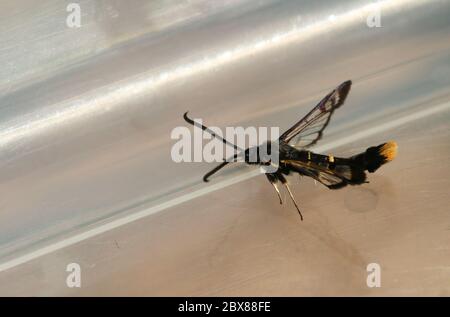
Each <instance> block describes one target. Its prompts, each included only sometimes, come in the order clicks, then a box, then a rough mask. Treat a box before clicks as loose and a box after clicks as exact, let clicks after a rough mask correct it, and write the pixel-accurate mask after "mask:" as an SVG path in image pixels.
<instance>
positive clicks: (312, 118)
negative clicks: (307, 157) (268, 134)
mask: <svg viewBox="0 0 450 317" xmlns="http://www.w3.org/2000/svg"><path fill="white" fill-rule="evenodd" d="M351 85H352V82H351V81H350V80H348V81H346V82H343V83H342V84H340V85H339V86H338V87H337V88H336V89H334V90H333V91H332V92H330V93H329V94H328V95H327V96H325V98H323V99H322V100H321V101H320V102H319V103H318V104H317V106H315V107H314V109H312V110H311V111H310V112H309V113H308V114H307V115H306V116H305V117H304V118H303V119H301V120H300V121H299V122H297V123H296V124H295V125H294V126H292V127H291V128H290V129H289V130H287V131H286V132H284V133H283V134H282V135H281V137H280V141H284V142H286V143H290V144H292V145H295V146H297V147H308V146H311V145H314V144H315V143H317V141H319V140H320V139H321V138H322V134H323V130H324V129H325V128H326V126H327V125H328V123H329V122H330V118H331V115H332V114H333V112H334V110H335V109H337V108H338V107H339V106H341V105H342V104H343V103H344V101H345V98H347V95H348V92H349V91H350V87H351Z"/></svg>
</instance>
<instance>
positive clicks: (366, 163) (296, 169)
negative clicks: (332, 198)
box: [183, 80, 397, 220]
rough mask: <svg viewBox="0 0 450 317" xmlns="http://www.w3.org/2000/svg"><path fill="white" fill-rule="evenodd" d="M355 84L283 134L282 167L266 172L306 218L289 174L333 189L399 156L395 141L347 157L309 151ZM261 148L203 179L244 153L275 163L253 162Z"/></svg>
mask: <svg viewBox="0 0 450 317" xmlns="http://www.w3.org/2000/svg"><path fill="white" fill-rule="evenodd" d="M351 85H352V82H351V81H350V80H348V81H345V82H343V83H342V84H340V85H339V86H338V87H337V88H335V89H334V90H333V91H331V92H330V93H329V94H328V95H326V96H325V97H324V98H323V99H322V100H321V101H320V102H319V103H318V104H317V105H316V106H315V107H314V108H313V109H312V110H311V111H310V112H309V113H308V114H307V115H306V116H304V117H303V118H302V119H301V120H300V121H298V122H297V123H296V124H294V125H293V126H292V127H291V128H290V129H288V130H287V131H286V132H284V133H283V134H282V135H281V136H280V138H279V139H278V146H277V150H278V151H279V153H278V154H279V166H278V169H277V170H276V171H275V172H269V173H266V174H265V175H266V177H267V179H268V181H269V182H270V184H271V185H272V186H273V187H274V189H275V191H276V193H277V195H278V198H279V201H280V204H283V199H282V198H281V194H280V189H279V184H281V185H283V186H284V187H285V188H286V190H287V192H288V193H289V196H290V198H291V200H292V202H293V203H294V206H295V208H296V209H297V211H298V214H299V215H300V219H301V220H303V215H302V213H301V211H300V208H299V206H298V204H297V202H296V200H295V198H294V195H293V193H292V191H291V189H290V187H289V185H288V183H287V180H286V176H288V175H290V174H292V173H298V174H300V175H303V176H308V177H311V178H313V179H315V180H316V181H317V182H319V183H321V184H323V185H325V186H326V187H328V188H329V189H339V188H342V187H345V186H347V185H361V184H364V183H367V180H366V179H367V175H366V172H369V173H373V172H375V171H376V170H377V169H378V168H379V167H380V166H381V165H383V164H385V163H387V162H389V161H392V160H393V159H394V158H395V156H396V155H397V144H396V143H395V142H394V141H389V142H386V143H382V144H380V145H377V146H372V147H369V148H368V149H366V151H364V152H362V153H359V154H356V155H353V156H351V157H347V158H344V157H335V156H333V155H323V154H317V153H314V152H312V151H310V150H309V148H310V147H311V146H313V145H315V144H316V143H317V142H318V141H319V140H320V139H321V138H322V135H323V131H324V130H325V128H326V127H327V125H328V123H329V122H330V119H331V116H332V115H333V113H334V111H335V110H336V109H337V108H339V107H340V106H342V105H343V104H344V102H345V99H346V98H347V95H348V93H349V91H350V88H351ZM187 114H188V112H186V113H185V114H184V116H183V117H184V119H185V120H186V122H188V123H189V124H192V125H194V126H197V127H199V128H201V129H203V130H204V131H207V132H209V133H210V134H211V135H212V136H213V137H216V138H218V139H220V140H222V141H223V143H225V144H228V145H231V146H233V147H234V148H235V149H236V150H238V148H237V146H236V145H235V144H233V143H231V142H228V141H227V140H226V139H224V138H222V137H221V136H219V135H216V134H215V133H214V132H213V131H211V130H210V129H209V128H208V127H206V126H204V125H202V124H200V123H198V122H195V121H194V120H192V119H191V118H189V117H188V115H187ZM260 146H261V145H260ZM260 146H258V147H260ZM264 146H267V147H268V149H266V150H268V151H269V153H270V150H271V148H275V146H273V144H271V143H270V142H269V143H268V144H266V145H264ZM258 147H252V148H247V149H246V150H245V151H244V152H243V153H242V152H241V153H240V154H236V155H234V156H233V157H232V158H230V159H226V160H224V162H223V163H221V164H220V165H218V166H217V167H215V168H214V169H212V170H211V171H209V172H208V173H206V174H205V176H204V177H203V180H204V181H205V182H208V180H209V178H210V177H211V176H212V175H213V174H214V173H216V172H217V171H219V170H220V169H222V168H223V167H225V166H226V165H227V164H229V163H231V162H235V161H236V159H237V157H239V156H242V157H243V159H244V162H245V163H247V164H251V165H254V164H257V165H268V164H271V162H270V161H267V160H265V159H264V158H263V157H260V156H257V160H256V161H255V160H251V161H250V159H249V157H250V153H252V151H257V153H259V148H258Z"/></svg>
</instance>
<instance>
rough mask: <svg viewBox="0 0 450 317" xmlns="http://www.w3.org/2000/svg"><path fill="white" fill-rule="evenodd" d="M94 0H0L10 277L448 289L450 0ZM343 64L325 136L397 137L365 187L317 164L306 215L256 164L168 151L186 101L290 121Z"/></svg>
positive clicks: (34, 290)
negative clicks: (74, 19) (390, 157)
mask: <svg viewBox="0 0 450 317" xmlns="http://www.w3.org/2000/svg"><path fill="white" fill-rule="evenodd" d="M79 3H80V7H81V13H82V19H81V21H82V26H81V28H75V29H72V28H68V27H67V26H66V24H65V23H66V18H67V15H68V14H69V13H68V12H66V7H65V6H66V4H64V5H62V4H61V2H60V1H41V2H40V4H35V3H34V2H33V4H32V2H30V1H24V0H23V1H4V2H2V5H1V6H3V8H2V10H0V12H1V13H0V14H1V18H0V21H1V22H0V43H1V47H0V62H1V63H2V65H4V66H2V68H1V70H0V189H1V192H2V195H1V197H0V270H1V272H0V294H12V295H22V294H32V295H59V294H63V295H72V294H73V295H80V294H83V295H85V294H89V295H93V294H114V295H117V294H121V295H128V294H130V295H133V294H139V295H161V294H164V295H222V294H226V295H241V294H242V295H243V294H245V295H308V294H316V295H321V294H335V295H338V294H357V295H365V294H388V295H390V294H396V293H400V294H404V295H420V294H433V295H448V294H449V291H450V287H449V284H448V283H446V282H445V281H446V278H447V280H448V277H450V273H449V267H450V266H449V265H450V263H449V262H450V255H449V252H448V251H449V250H448V245H449V244H448V230H449V228H450V223H449V222H450V221H449V220H450V219H449V217H448V211H449V210H448V203H449V199H448V197H447V191H448V186H449V183H448V176H449V170H448V163H447V161H448V157H449V152H448V150H449V148H448V144H449V143H448V141H449V134H448V133H449V126H448V119H449V111H448V110H449V107H450V106H449V102H450V98H449V96H450V95H449V93H450V86H449V83H450V78H449V67H450V66H449V65H450V63H449V62H450V50H449V49H450V41H449V32H450V21H449V19H448V16H449V15H450V3H449V2H448V1H413V0H409V1H407V0H397V1H378V2H377V3H378V4H376V5H374V4H373V3H372V2H371V1H333V2H330V1H269V0H266V1H258V2H255V1H238V0H235V1H222V2H220V4H219V2H216V1H201V0H199V1H186V2H184V1H181V2H180V1H153V2H148V1H137V0H135V1H131V2H129V3H128V4H127V5H124V4H123V2H120V1H112V0H111V1H106V0H105V1H80V2H79ZM378 13H380V15H379V16H380V23H381V25H380V27H376V25H375V26H374V25H371V23H373V22H374V21H375V22H376V19H375V20H372V19H369V25H368V21H367V20H368V18H370V17H371V16H375V17H376V16H377V14H378ZM370 25H371V26H374V27H370ZM346 79H352V80H353V82H354V84H353V87H352V91H351V93H350V96H349V98H348V100H347V102H346V104H345V106H344V107H342V108H340V109H339V111H337V112H336V113H335V115H334V117H333V120H332V122H331V124H330V126H329V127H328V128H327V131H326V134H325V138H324V139H323V140H322V141H321V143H320V144H318V146H317V147H316V149H315V150H316V151H319V152H326V153H328V152H330V151H331V152H332V153H334V154H336V155H339V154H341V155H342V154H346V155H347V154H353V153H356V152H359V151H361V150H363V149H365V148H366V147H367V146H369V145H373V144H378V143H381V142H383V141H386V140H389V139H396V140H397V141H398V143H399V151H400V152H399V153H400V154H399V157H398V159H397V160H395V161H394V162H393V163H391V164H390V165H388V166H386V167H384V168H382V169H381V170H380V171H379V172H378V173H377V174H374V175H370V176H371V177H370V181H371V183H370V184H366V185H364V186H362V187H353V188H347V189H343V190H340V191H328V190H326V188H323V187H320V186H319V185H318V186H314V183H313V182H311V181H309V180H304V179H302V180H301V182H300V183H299V184H298V185H296V186H295V194H296V195H297V196H298V199H299V201H300V202H301V207H302V210H303V211H304V215H305V221H304V222H303V223H300V222H299V221H298V219H297V218H296V217H298V216H297V215H296V213H295V210H294V209H293V206H290V205H289V204H288V205H286V206H283V207H281V206H279V205H278V203H277V198H276V195H275V193H274V192H272V188H271V187H270V185H269V184H268V183H267V182H266V180H265V179H264V177H262V176H258V177H254V178H250V177H251V176H255V175H258V174H257V173H255V172H253V171H252V169H249V168H241V169H238V170H227V172H225V173H222V174H221V175H220V176H218V177H217V178H215V179H214V181H213V182H211V183H209V184H203V183H202V182H201V176H202V175H203V174H204V173H205V172H206V171H208V170H209V169H210V168H211V165H210V164H207V163H190V164H187V163H186V164H177V163H174V162H173V161H172V160H171V157H170V149H171V147H172V145H173V144H174V141H173V140H171V139H170V132H171V130H172V129H173V128H174V127H176V126H184V125H185V123H184V121H183V120H182V114H183V113H184V112H185V111H187V110H190V111H191V113H192V114H193V115H194V116H195V117H201V118H202V119H203V120H204V122H205V123H207V124H210V125H215V126H220V127H225V126H238V125H241V126H248V125H255V126H278V125H279V126H280V128H281V129H286V128H287V127H289V126H290V125H291V124H292V123H294V122H295V121H296V120H297V119H298V118H300V117H301V116H302V115H304V114H305V113H306V112H307V111H308V110H309V109H310V108H311V107H312V106H313V105H315V103H316V102H317V101H318V100H319V99H320V98H321V97H322V96H324V95H325V94H326V93H327V92H328V91H329V90H330V89H332V88H333V87H334V86H336V85H337V84H339V83H340V82H342V81H344V80H346ZM291 181H292V182H293V183H295V182H297V180H296V179H292V180H291ZM230 184H233V185H232V186H228V185H230ZM156 213H157V214H156ZM377 261H378V262H379V263H380V265H381V267H382V268H385V269H386V271H383V272H386V273H384V274H385V275H383V276H385V278H386V284H383V287H382V288H381V289H377V290H373V289H369V288H367V286H366V284H365V283H366V282H365V281H366V280H365V278H366V275H367V272H366V271H365V269H366V265H367V263H370V262H377ZM71 262H80V264H81V265H82V267H83V268H84V270H83V272H85V273H83V274H85V275H84V280H85V281H86V282H85V284H84V286H83V287H82V288H81V290H71V289H68V288H67V287H66V285H65V283H64V281H65V274H66V272H65V265H67V264H68V263H71ZM25 281H27V282H25Z"/></svg>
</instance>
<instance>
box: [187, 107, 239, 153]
mask: <svg viewBox="0 0 450 317" xmlns="http://www.w3.org/2000/svg"><path fill="white" fill-rule="evenodd" d="M188 112H189V111H186V112H185V113H184V115H183V118H184V120H185V121H186V122H187V123H189V124H192V125H193V126H194V127H197V128H200V129H202V130H203V131H206V132H208V133H209V134H210V135H211V136H212V137H214V138H216V139H219V140H221V141H222V142H223V143H224V144H227V145H229V146H232V147H233V148H234V149H235V150H240V151H244V150H243V149H241V148H240V147H238V146H237V145H236V144H233V143H231V142H229V141H228V140H227V139H225V138H223V137H221V136H220V135H217V134H216V133H215V132H214V131H212V130H211V129H210V128H208V127H207V126H205V125H203V124H200V123H198V122H196V121H194V120H192V119H191V118H189V117H188V115H187V114H188Z"/></svg>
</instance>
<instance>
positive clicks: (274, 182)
mask: <svg viewBox="0 0 450 317" xmlns="http://www.w3.org/2000/svg"><path fill="white" fill-rule="evenodd" d="M266 176H267V179H268V180H269V182H270V183H271V184H272V186H273V188H275V190H276V192H277V194H278V198H279V199H280V205H282V204H283V199H281V193H280V189H279V188H278V185H277V181H278V178H277V177H276V176H274V175H272V174H266Z"/></svg>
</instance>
